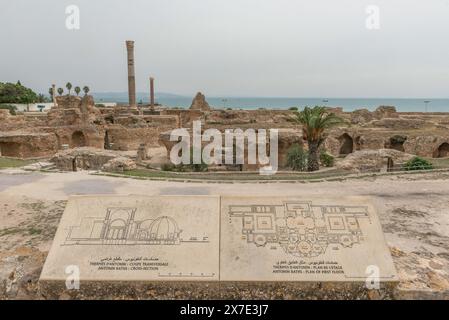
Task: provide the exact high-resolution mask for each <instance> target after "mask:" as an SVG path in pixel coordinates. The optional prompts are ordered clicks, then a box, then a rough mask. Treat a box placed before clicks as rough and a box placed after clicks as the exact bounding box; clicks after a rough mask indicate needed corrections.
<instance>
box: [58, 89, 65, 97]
mask: <svg viewBox="0 0 449 320" xmlns="http://www.w3.org/2000/svg"><path fill="white" fill-rule="evenodd" d="M63 92H64V89H62V88H58V93H59V95H60V96H62V93H63Z"/></svg>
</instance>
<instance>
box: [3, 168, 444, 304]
mask: <svg viewBox="0 0 449 320" xmlns="http://www.w3.org/2000/svg"><path fill="white" fill-rule="evenodd" d="M74 194H146V195H174V194H180V195H181V194H189V195H190V194H201V195H202V194H222V195H236V194H237V195H241V194H246V195H294V196H298V195H300V196H303V197H307V196H312V195H314V196H317V195H319V196H322V197H326V196H349V195H352V196H355V195H363V196H371V197H372V198H373V202H374V204H375V206H376V207H377V209H378V212H379V217H380V220H381V223H382V227H383V231H384V233H385V237H386V240H387V243H388V245H389V247H390V250H391V253H392V256H393V260H394V262H395V265H396V269H397V271H398V275H399V278H400V284H399V286H398V290H397V294H396V298H445V299H448V298H449V173H441V172H439V173H427V174H414V175H403V176H386V177H377V178H374V177H373V178H364V179H354V180H346V181H342V182H336V181H335V182H319V183H225V184H217V183H183V182H167V181H150V180H136V179H126V178H115V177H105V176H94V175H90V174H88V173H87V172H68V173H38V172H25V171H21V170H17V169H14V170H13V169H10V170H2V171H0V299H26V298H28V299H43V298H45V297H43V296H42V295H41V294H40V292H39V286H38V283H37V280H38V278H39V274H40V271H41V268H42V265H43V263H44V261H45V257H46V254H47V253H48V250H49V249H50V246H51V242H52V239H53V235H54V233H55V231H56V228H57V226H58V222H59V218H60V216H61V214H62V212H63V210H64V206H65V203H66V200H67V197H68V196H70V195H74ZM61 298H63V297H61Z"/></svg>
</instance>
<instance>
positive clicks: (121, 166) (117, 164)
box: [102, 157, 137, 172]
mask: <svg viewBox="0 0 449 320" xmlns="http://www.w3.org/2000/svg"><path fill="white" fill-rule="evenodd" d="M136 168H137V165H136V163H135V162H134V161H133V160H131V159H130V158H125V157H117V158H113V159H111V160H109V161H108V162H106V164H105V165H104V166H103V167H102V169H103V170H104V171H108V172H123V171H126V170H134V169H136Z"/></svg>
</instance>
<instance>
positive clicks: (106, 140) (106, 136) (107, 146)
mask: <svg viewBox="0 0 449 320" xmlns="http://www.w3.org/2000/svg"><path fill="white" fill-rule="evenodd" d="M104 148H105V150H111V140H110V138H109V131H107V130H106V132H105V133H104Z"/></svg>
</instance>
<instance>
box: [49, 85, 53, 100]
mask: <svg viewBox="0 0 449 320" xmlns="http://www.w3.org/2000/svg"><path fill="white" fill-rule="evenodd" d="M48 94H49V95H50V99H53V87H50V88H49V89H48Z"/></svg>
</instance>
